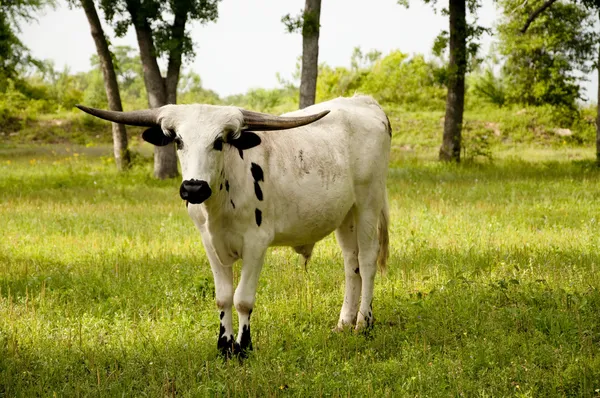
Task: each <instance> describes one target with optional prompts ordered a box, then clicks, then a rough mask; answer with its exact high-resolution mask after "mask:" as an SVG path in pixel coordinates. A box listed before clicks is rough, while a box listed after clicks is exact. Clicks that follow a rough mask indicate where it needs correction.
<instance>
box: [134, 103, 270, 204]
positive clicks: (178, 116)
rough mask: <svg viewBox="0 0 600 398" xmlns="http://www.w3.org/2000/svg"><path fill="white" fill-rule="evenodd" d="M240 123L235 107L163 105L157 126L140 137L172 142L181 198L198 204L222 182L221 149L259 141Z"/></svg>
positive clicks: (160, 142)
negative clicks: (244, 129)
mask: <svg viewBox="0 0 600 398" xmlns="http://www.w3.org/2000/svg"><path fill="white" fill-rule="evenodd" d="M243 127H244V117H243V115H242V113H241V112H240V110H239V109H238V108H234V107H212V106H208V105H187V106H181V105H179V106H165V107H163V108H162V109H161V112H160V118H159V126H157V127H151V128H149V129H148V130H146V131H145V132H144V134H143V138H144V140H146V141H148V142H150V143H151V144H154V145H159V146H160V145H167V144H169V143H171V142H174V143H175V147H176V149H177V156H178V157H179V162H180V163H181V172H182V177H183V182H182V183H181V187H180V189H179V193H180V196H181V199H183V200H187V201H188V202H190V203H193V204H199V203H202V202H204V201H205V200H207V199H208V198H210V196H211V194H212V192H213V191H214V190H215V188H217V189H218V186H219V184H220V183H222V181H220V180H219V179H220V176H221V170H222V169H223V151H224V150H226V149H227V146H228V145H231V146H235V147H236V148H237V149H239V150H244V149H249V148H252V147H254V146H256V145H258V144H260V138H259V137H258V136H257V135H256V134H254V133H252V132H244V131H242V129H243Z"/></svg>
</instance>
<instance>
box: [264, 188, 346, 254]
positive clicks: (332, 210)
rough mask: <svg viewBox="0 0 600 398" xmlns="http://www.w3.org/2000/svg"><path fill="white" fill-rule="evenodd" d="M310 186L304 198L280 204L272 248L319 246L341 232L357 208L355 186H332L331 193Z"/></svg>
mask: <svg viewBox="0 0 600 398" xmlns="http://www.w3.org/2000/svg"><path fill="white" fill-rule="evenodd" d="M316 186H317V187H318V185H310V184H306V185H305V186H302V187H298V188H301V189H302V195H297V196H295V197H292V198H290V199H288V200H284V201H279V204H278V205H277V206H274V207H273V209H272V211H273V217H274V219H275V220H276V222H275V225H274V235H273V242H272V243H271V245H272V246H301V245H306V244H311V243H315V242H317V241H319V240H321V239H323V238H324V237H325V236H327V235H329V234H330V233H331V232H333V231H334V230H335V229H336V228H338V227H339V226H340V225H341V223H342V221H344V218H345V217H346V214H348V212H349V211H350V209H351V208H352V206H353V205H354V202H355V200H354V190H353V189H352V184H351V183H349V181H348V184H331V185H330V186H329V187H328V188H327V189H322V188H321V189H319V188H315V187H316Z"/></svg>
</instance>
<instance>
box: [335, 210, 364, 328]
mask: <svg viewBox="0 0 600 398" xmlns="http://www.w3.org/2000/svg"><path fill="white" fill-rule="evenodd" d="M335 237H336V239H337V241H338V243H339V245H340V247H341V248H342V255H343V256H344V272H345V274H346V281H345V282H346V284H345V293H344V304H343V305H342V311H341V312H340V319H339V321H338V324H337V328H336V330H342V329H343V328H344V327H347V326H348V325H350V326H354V325H355V324H356V313H357V311H358V303H359V298H360V290H361V283H362V282H361V276H360V270H359V266H358V242H357V239H356V222H355V208H354V207H353V208H352V209H350V211H349V212H348V214H347V215H346V218H345V219H344V222H343V223H342V225H340V226H339V228H338V229H337V230H336V231H335Z"/></svg>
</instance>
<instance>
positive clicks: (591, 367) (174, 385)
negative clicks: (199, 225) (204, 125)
mask: <svg viewBox="0 0 600 398" xmlns="http://www.w3.org/2000/svg"><path fill="white" fill-rule="evenodd" d="M399 139H400V138H399V137H398V136H396V137H395V141H394V142H395V147H396V148H398V147H400V146H401V145H402V143H401V142H398V140H399ZM66 149H68V151H67V150H66ZM66 149H65V148H56V147H52V148H46V149H44V150H40V149H38V148H32V147H26V148H23V147H18V146H13V147H10V148H9V147H5V148H4V149H1V150H0V176H1V177H0V198H1V199H0V220H1V225H2V239H0V396H7V397H9V396H22V397H31V396H38V395H41V396H52V395H54V394H56V395H57V396H90V395H91V396H117V395H118V396H122V395H124V396H143V395H147V396H161V395H163V396H164V395H166V396H173V395H180V396H215V395H228V396H231V395H233V396H238V395H239V396H264V395H294V396H323V395H334V396H341V395H344V396H347V395H351V396H378V397H379V396H450V395H462V396H476V395H477V396H513V395H514V396H588V397H594V396H598V394H599V393H600V322H599V314H600V293H599V288H600V272H599V271H600V269H599V268H600V254H599V253H598V247H600V225H599V221H600V220H599V216H598V197H600V185H599V176H600V174H599V171H598V170H597V169H596V168H595V167H594V166H593V162H592V157H593V153H592V151H591V150H590V151H586V150H581V149H580V150H576V151H571V150H563V151H562V152H559V153H562V154H568V155H570V156H575V157H576V158H577V159H579V160H566V158H567V156H564V157H563V159H562V160H560V161H556V160H553V161H548V160H547V159H548V157H547V152H543V151H541V152H540V151H530V152H522V151H521V152H511V153H506V154H500V156H498V159H497V160H496V161H495V162H494V163H490V164H484V165H478V164H471V165H463V166H452V165H442V164H439V163H437V162H433V161H429V160H427V159H429V158H433V154H432V153H426V154H424V155H423V154H421V153H417V154H412V155H411V153H410V152H407V151H403V150H395V151H394V153H393V161H392V168H391V169H390V173H389V180H388V190H389V196H390V207H391V249H392V250H391V259H390V267H389V272H388V274H387V276H385V277H381V276H378V278H377V281H376V296H375V302H374V314H375V316H376V324H375V327H374V329H373V330H372V331H371V332H370V333H368V334H366V335H365V334H358V335H357V334H353V333H339V334H337V333H333V332H332V331H331V329H332V328H333V327H334V326H335V323H336V321H337V316H338V311H339V309H340V307H341V303H342V297H343V280H344V276H343V266H342V258H341V253H340V250H339V249H338V247H337V245H336V243H335V239H333V238H332V237H328V238H327V239H325V240H324V241H323V242H321V243H319V244H318V245H317V248H316V251H315V254H314V256H313V259H312V260H311V262H310V263H309V267H308V270H307V271H305V270H304V266H303V263H302V262H301V261H300V260H299V259H298V258H297V256H296V255H295V254H294V253H293V252H292V251H291V250H289V249H286V248H275V249H272V250H271V251H270V252H269V255H268V256H267V260H266V263H265V267H264V268H263V274H262V277H261V280H260V286H259V291H258V300H257V307H256V308H255V311H254V313H253V326H252V328H253V334H254V336H253V337H254V345H255V352H254V353H253V355H252V356H251V357H250V358H249V359H247V360H246V361H244V362H243V363H239V362H238V361H229V362H225V361H223V360H222V359H220V358H219V357H218V356H217V349H216V339H217V331H218V316H217V312H216V308H215V305H214V299H213V295H214V290H213V286H212V277H211V273H210V269H209V266H208V263H207V259H206V257H205V255H204V251H203V249H202V247H201V243H200V239H199V235H198V233H197V232H196V231H195V229H194V227H193V225H192V223H191V221H190V220H189V219H188V217H187V214H186V212H185V207H184V205H183V204H182V203H181V200H180V199H178V195H177V188H178V184H179V182H178V181H157V180H154V179H152V178H151V177H150V175H151V165H150V164H146V163H144V162H141V163H140V164H138V165H137V166H136V167H135V168H134V169H132V170H131V171H130V172H128V173H125V174H117V173H116V172H115V171H113V165H112V164H111V163H110V161H109V160H108V158H107V157H103V156H102V155H108V154H109V153H110V150H109V149H106V148H97V147H96V148H88V149H85V148H80V147H67V148H66ZM532 154H535V156H533V155H532ZM554 156H555V157H556V155H554ZM523 158H525V159H526V160H523ZM236 269H238V270H239V266H236Z"/></svg>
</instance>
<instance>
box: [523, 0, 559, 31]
mask: <svg viewBox="0 0 600 398" xmlns="http://www.w3.org/2000/svg"><path fill="white" fill-rule="evenodd" d="M555 2H556V0H546V2H545V3H544V4H542V5H541V6H540V8H538V9H537V10H535V11H534V12H532V13H531V15H530V16H529V18H527V22H525V25H524V26H523V27H522V28H521V34H524V33H525V32H527V29H529V25H531V23H532V22H533V21H535V19H536V18H537V17H539V16H540V14H541V13H543V12H544V11H546V9H547V8H549V7H550V6H551V5H552V4H554V3H555Z"/></svg>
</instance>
